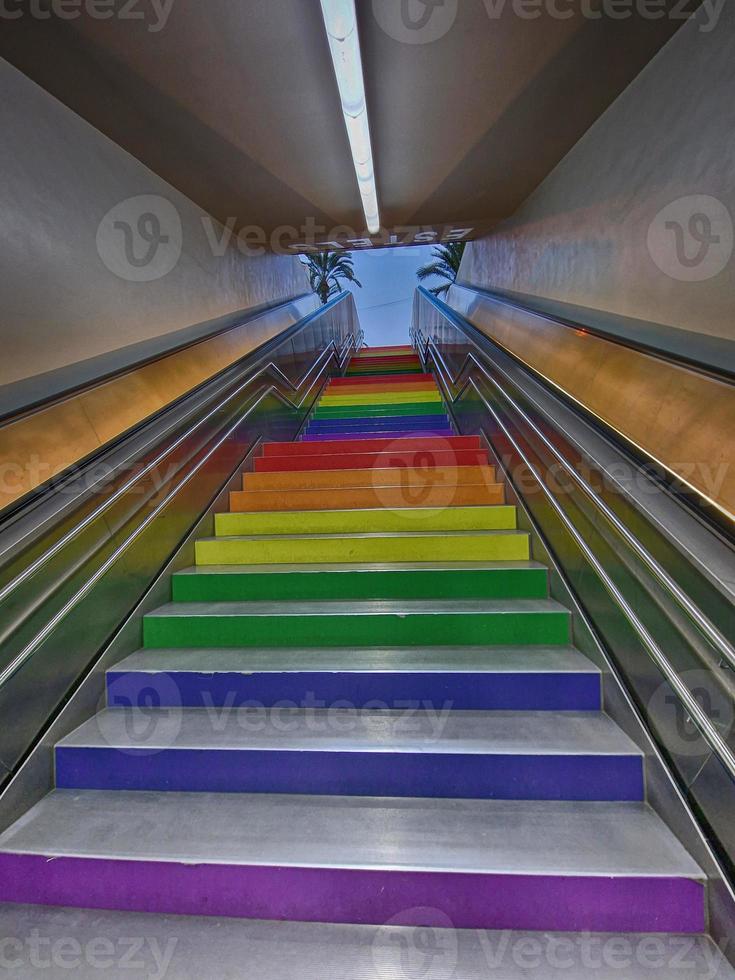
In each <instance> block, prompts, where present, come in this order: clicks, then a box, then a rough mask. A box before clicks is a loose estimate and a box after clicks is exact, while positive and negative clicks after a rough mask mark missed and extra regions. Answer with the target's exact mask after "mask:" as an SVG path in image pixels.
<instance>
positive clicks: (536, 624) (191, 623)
mask: <svg viewBox="0 0 735 980" xmlns="http://www.w3.org/2000/svg"><path fill="white" fill-rule="evenodd" d="M143 635H144V646H145V647H146V648H148V649H157V648H166V647H172V648H186V647H268V648H274V647H310V648H319V647H344V646H363V647H369V646H414V645H421V646H432V647H437V646H513V645H521V644H523V645H528V646H557V645H564V644H567V643H568V642H569V616H568V615H567V614H565V613H556V612H553V613H520V612H519V613H503V614H501V615H497V614H492V613H488V614H482V613H476V614H471V615H467V616H463V615H461V614H441V613H438V614H433V615H432V614H427V615H422V614H416V615H405V616H380V615H376V616H361V615H352V616H307V617H277V616H274V617H250V616H237V617H235V616H223V617H217V616H207V617H206V618H205V617H197V616H170V617H165V616H161V617H155V616H150V617H147V618H146V619H145V620H144V627H143Z"/></svg>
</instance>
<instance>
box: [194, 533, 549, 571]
mask: <svg viewBox="0 0 735 980" xmlns="http://www.w3.org/2000/svg"><path fill="white" fill-rule="evenodd" d="M529 555H530V552H529V540H528V535H526V534H523V533H521V532H517V533H504V534H493V533H486V534H467V535H461V536H455V535H451V534H449V535H448V534H439V535H431V534H430V535H398V536H397V537H394V538H379V537H376V538H370V537H365V538H363V537H344V538H339V537H336V538H320V539H319V538H318V539H314V538H305V539H297V538H284V539H281V540H275V541H274V540H273V539H265V540H262V541H257V540H255V541H253V540H250V539H248V540H244V541H243V540H240V539H238V538H220V539H215V540H205V541H197V543H196V562H197V565H248V564H252V565H271V564H272V565H288V564H302V563H313V564H327V563H332V562H334V563H338V564H343V563H352V562H358V563H359V562H363V563H372V562H378V563H385V562H397V563H399V564H400V563H401V562H435V561H528V560H529Z"/></svg>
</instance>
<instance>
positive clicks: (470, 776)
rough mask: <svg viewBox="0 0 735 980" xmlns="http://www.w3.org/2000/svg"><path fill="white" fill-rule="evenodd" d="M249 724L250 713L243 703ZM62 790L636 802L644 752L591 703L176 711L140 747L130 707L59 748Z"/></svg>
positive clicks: (99, 718) (101, 718)
mask: <svg viewBox="0 0 735 980" xmlns="http://www.w3.org/2000/svg"><path fill="white" fill-rule="evenodd" d="M251 715H252V718H253V721H254V722H255V720H256V718H257V711H252V712H251ZM55 759H56V780H57V786H59V787H60V788H64V789H104V790H109V789H121V790H122V789H124V790H136V791H143V790H160V791H168V792H200V793H300V794H310V795H329V796H334V795H341V796H373V797H380V796H385V797H424V798H427V797H435V798H458V799H506V800H509V799H525V800H606V801H611V800H642V799H643V758H642V752H641V750H640V749H639V748H638V747H637V746H636V745H635V744H634V743H633V742H631V741H630V739H629V738H628V737H627V736H626V735H624V734H623V732H622V731H621V730H620V729H619V728H617V726H616V725H615V724H614V723H613V722H612V721H610V719H609V718H607V717H606V716H605V715H603V714H600V713H590V712H579V713H576V712H562V713H555V714H551V713H549V712H523V711H522V712H501V713H492V712H484V711H483V712H471V711H456V710H455V711H449V712H447V713H446V714H444V715H443V716H441V715H440V716H437V712H436V711H431V712H427V711H415V712H413V713H412V715H411V723H410V724H409V723H408V720H407V718H406V713H405V711H392V712H391V711H383V710H380V711H374V710H362V711H359V712H358V711H356V710H355V711H352V712H349V711H344V712H343V716H342V719H341V722H340V730H335V726H334V724H333V719H332V717H331V711H330V710H329V709H327V710H314V709H301V708H293V709H288V710H284V711H283V712H282V713H281V714H279V715H277V716H276V715H275V714H274V713H271V714H270V715H264V717H263V718H262V724H256V723H253V724H252V725H250V726H247V725H244V724H243V719H242V717H241V716H240V715H239V714H238V713H233V712H229V713H223V717H222V720H221V721H220V722H219V723H218V724H217V725H216V726H215V725H213V724H212V719H211V717H210V716H208V714H207V713H206V712H204V711H199V710H195V709H189V710H183V711H182V712H181V713H180V714H176V715H175V716H173V715H172V716H171V717H170V719H169V723H168V725H165V724H160V725H159V726H158V731H157V734H156V737H154V738H153V739H149V740H148V742H147V743H146V745H145V747H144V749H143V751H141V746H140V735H139V734H138V733H137V732H136V730H135V724H134V718H133V715H132V713H131V711H130V709H108V710H106V711H103V712H101V713H100V714H98V715H96V716H95V717H94V718H92V719H91V720H90V721H88V722H87V723H86V724H84V725H82V726H81V728H78V729H77V730H76V731H75V732H74V733H73V734H71V735H69V736H67V737H66V738H65V739H63V740H62V741H61V742H60V743H59V745H58V746H57V748H56V753H55Z"/></svg>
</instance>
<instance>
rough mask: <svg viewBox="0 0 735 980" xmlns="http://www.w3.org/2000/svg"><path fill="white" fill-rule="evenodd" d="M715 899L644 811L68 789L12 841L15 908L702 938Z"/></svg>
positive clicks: (4, 881)
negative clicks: (440, 913) (437, 922)
mask: <svg viewBox="0 0 735 980" xmlns="http://www.w3.org/2000/svg"><path fill="white" fill-rule="evenodd" d="M704 898H705V895H704V875H703V872H702V871H701V870H700V868H699V867H698V866H697V864H696V862H695V861H694V860H693V859H692V858H691V857H690V856H689V854H688V853H687V852H686V851H685V850H684V848H683V847H682V845H681V844H680V843H679V842H678V841H677V840H676V838H675V837H674V836H673V835H672V833H671V832H670V831H669V830H668V829H667V827H666V826H665V825H664V823H663V822H662V821H661V820H660V819H659V818H658V817H657V816H656V815H655V814H654V813H653V811H652V810H651V809H650V808H648V807H647V806H646V805H645V804H640V803H559V802H546V801H544V802H527V801H523V802H516V801H513V802H509V801H504V800H503V801H501V800H421V799H403V800H397V799H387V800H386V799H375V798H371V797H324V796H316V797H314V796H269V795H254V796H253V795H238V794H216V793H155V792H140V793H130V792H127V793H126V792H116V791H112V792H109V791H108V792H105V791H85V792H78V791H64V790H56V791H55V792H53V793H51V794H50V795H49V796H47V797H46V798H45V799H43V800H42V801H41V802H40V803H38V804H37V805H36V806H35V807H33V809H32V810H30V811H29V812H28V813H27V814H26V815H25V816H24V817H22V818H21V819H20V820H19V821H18V822H17V823H16V824H15V825H13V826H12V827H10V828H9V830H7V831H6V832H5V833H4V834H3V835H2V836H0V902H17V903H28V904H37V905H62V906H65V905H66V906H79V907H82V908H100V909H118V910H120V911H139V912H156V913H167V914H182V915H215V916H231V917H245V918H254V919H289V920H292V919H295V920H299V921H311V922H346V923H362V924H382V923H384V922H386V921H387V920H388V919H390V918H391V917H392V916H397V915H401V914H402V913H405V911H406V910H407V909H423V910H424V911H423V912H422V911H419V912H416V914H415V921H416V924H426V925H431V924H432V921H431V919H432V916H433V915H434V914H435V911H433V910H436V909H437V908H439V909H442V908H443V909H447V910H451V914H452V919H453V922H454V925H455V926H456V927H457V928H468V929H558V930H562V931H571V932H577V931H583V930H595V931H603V932H607V931H612V932H639V931H645V932H648V931H651V932H686V933H701V932H704V929H705V902H704Z"/></svg>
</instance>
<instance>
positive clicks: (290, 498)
mask: <svg viewBox="0 0 735 980" xmlns="http://www.w3.org/2000/svg"><path fill="white" fill-rule="evenodd" d="M504 501H505V491H504V487H503V484H502V483H491V484H490V485H489V486H486V485H485V484H481V483H474V484H459V485H456V486H446V485H442V484H440V485H438V486H437V485H431V484H425V485H423V486H416V487H367V488H366V487H358V488H355V489H353V488H350V487H347V488H343V489H335V488H332V489H330V490H329V492H328V493H326V492H325V491H323V490H267V491H263V490H250V491H247V492H245V491H242V490H239V491H235V492H233V493H231V494H230V510H231V511H234V512H236V513H245V512H251V513H263V512H265V511H268V512H271V511H283V510H285V511H293V510H335V509H339V510H351V509H352V508H360V509H370V508H373V507H479V506H491V505H494V504H502V503H504Z"/></svg>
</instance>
